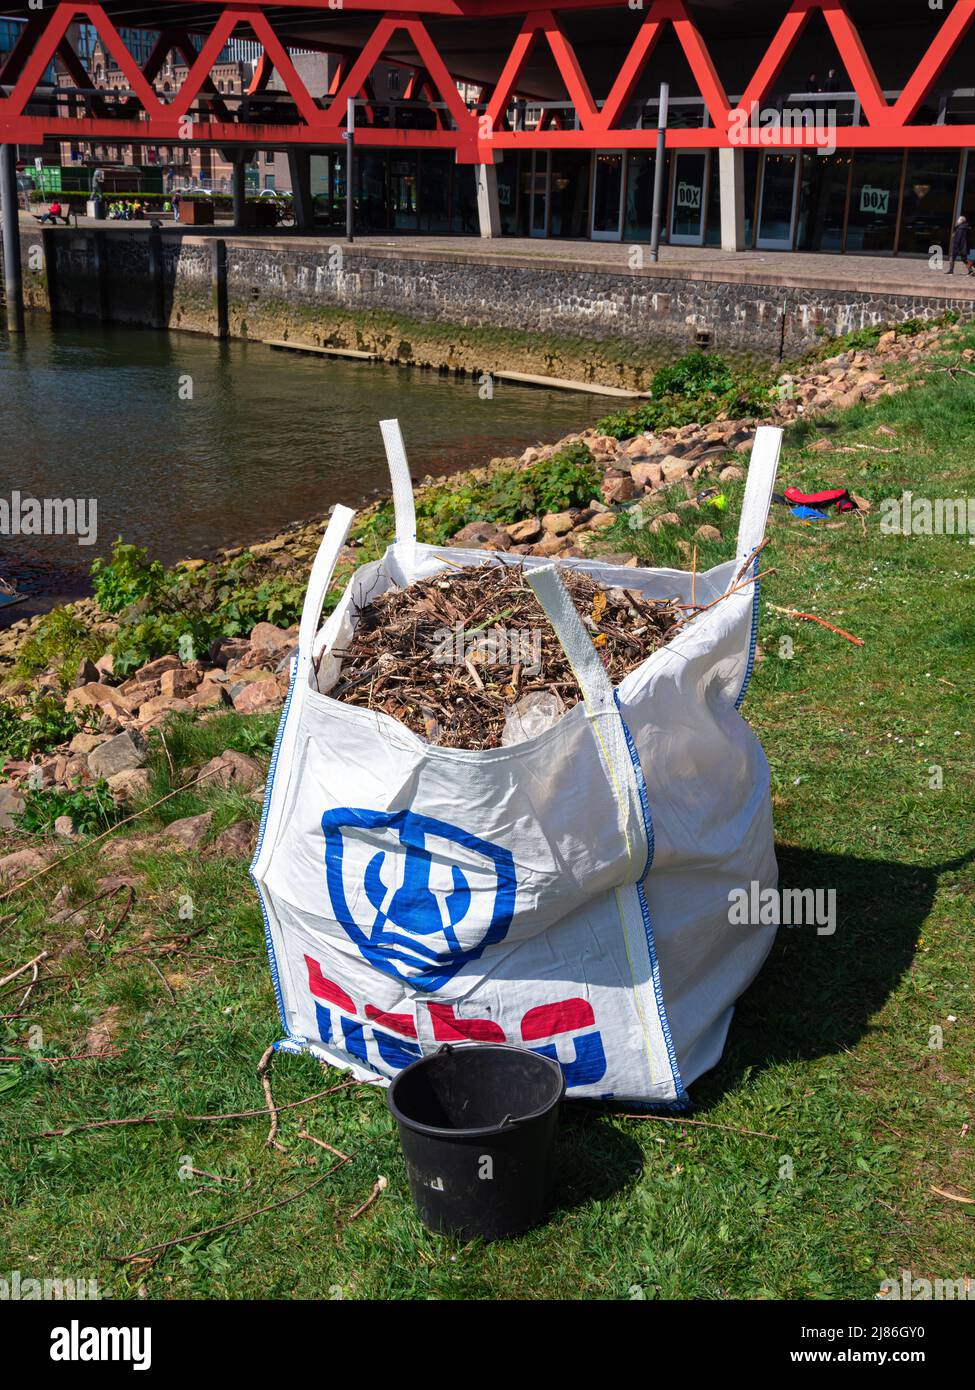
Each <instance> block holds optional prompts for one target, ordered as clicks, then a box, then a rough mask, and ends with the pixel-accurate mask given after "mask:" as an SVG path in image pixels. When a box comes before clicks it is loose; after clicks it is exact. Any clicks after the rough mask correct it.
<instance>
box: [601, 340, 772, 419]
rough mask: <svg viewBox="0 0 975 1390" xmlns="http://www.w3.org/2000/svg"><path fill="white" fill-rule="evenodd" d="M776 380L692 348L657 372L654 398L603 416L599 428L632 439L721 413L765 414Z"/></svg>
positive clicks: (737, 415) (653, 388) (726, 414)
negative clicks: (643, 433) (631, 437)
mask: <svg viewBox="0 0 975 1390" xmlns="http://www.w3.org/2000/svg"><path fill="white" fill-rule="evenodd" d="M773 380H774V377H773V376H772V375H771V374H769V373H765V374H762V373H760V372H757V371H754V370H744V371H736V370H734V369H733V368H732V367H730V366H729V365H728V363H727V362H726V361H725V360H724V358H723V357H721V356H719V354H718V353H714V352H700V351H695V352H689V353H687V354H686V355H685V356H684V357H681V358H678V360H677V361H676V362H674V363H672V364H670V365H669V366H666V367H661V368H660V370H659V371H658V372H657V373H656V374H655V375H654V378H653V382H652V383H651V387H650V391H651V399H650V400H648V401H646V402H644V403H643V404H642V405H638V406H636V407H635V408H634V409H630V410H618V411H614V413H613V414H611V415H606V416H604V417H603V418H602V419H601V420H600V421H599V422H598V424H597V426H596V428H597V429H599V430H601V431H602V433H603V434H609V435H612V436H613V438H614V439H629V438H630V436H631V435H634V434H640V433H641V432H642V431H643V430H651V431H653V430H664V429H674V428H678V427H679V426H681V425H689V424H692V423H694V422H695V421H697V422H699V423H702V424H703V423H705V422H706V421H709V420H714V419H716V418H717V417H718V416H719V415H721V416H724V417H729V416H730V417H732V418H734V417H746V416H751V415H761V414H763V413H764V412H765V411H766V410H767V408H768V404H769V401H770V399H771V393H772V382H773Z"/></svg>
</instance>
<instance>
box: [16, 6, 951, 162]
mask: <svg viewBox="0 0 975 1390" xmlns="http://www.w3.org/2000/svg"><path fill="white" fill-rule="evenodd" d="M608 2H609V0H556V2H555V3H552V0H550V3H549V5H548V6H547V7H544V8H542V7H535V8H530V7H529V6H528V5H525V4H522V5H520V6H519V5H518V4H517V0H393V2H392V3H387V4H385V5H384V6H383V7H382V10H381V11H380V10H378V9H377V6H376V3H375V0H343V8H344V9H346V10H355V11H357V12H362V11H370V10H371V11H373V12H374V13H376V24H375V27H374V28H373V30H372V32H371V34H370V35H369V37H368V38H367V39H366V41H365V43H364V44H363V46H362V48H361V49H360V50H359V51H358V53H357V54H356V53H349V52H348V51H347V50H343V65H342V68H341V75H340V79H339V80H338V82H337V83H334V84H333V90H332V91H331V92H330V93H329V94H328V96H327V97H325V98H324V99H323V100H321V101H319V100H316V99H315V98H313V97H312V96H311V94H310V93H309V91H308V89H307V87H306V86H305V85H304V83H303V82H302V81H301V78H300V77H299V75H298V72H297V71H296V69H295V66H294V64H293V63H292V61H291V58H290V56H289V53H288V50H287V47H286V46H285V44H284V43H282V41H281V40H280V38H279V37H278V36H277V34H276V33H275V31H274V29H273V27H272V26H271V24H270V22H269V20H268V18H267V16H266V14H265V12H264V9H263V7H262V6H261V5H260V4H254V3H246V0H245V3H240V0H224V2H223V4H222V9H221V13H220V15H219V18H218V19H217V21H216V23H215V25H214V26H213V28H212V30H211V31H210V32H209V34H208V35H207V36H206V37H205V39H204V42H203V45H202V48H201V50H200V51H199V53H198V55H196V56H195V57H193V52H194V51H193V49H192V46H191V44H190V39H189V35H188V33H187V31H186V30H185V29H184V28H181V27H179V28H176V27H170V28H168V29H166V31H165V32H164V33H163V34H162V35H161V36H160V39H159V41H158V42H157V43H156V45H155V46H154V49H153V53H152V55H151V56H150V58H149V60H148V62H147V63H146V65H145V67H144V68H140V67H139V65H138V63H137V62H136V60H135V58H134V57H133V56H132V54H131V53H130V52H129V50H128V49H127V47H126V46H125V44H124V43H123V41H122V39H121V37H120V35H119V32H118V30H117V29H116V27H115V26H114V24H113V23H112V22H111V20H110V19H109V17H108V15H107V13H106V11H105V9H104V8H103V6H102V5H99V4H86V3H73V0H60V3H57V4H56V5H51V6H49V7H46V8H45V9H44V10H43V11H38V12H37V13H35V14H34V15H33V16H32V17H31V18H30V20H29V21H28V24H27V27H26V29H25V32H24V34H23V35H22V37H21V39H20V41H19V42H18V44H17V46H16V47H15V49H14V50H13V52H12V53H11V54H10V55H9V57H8V59H7V62H6V64H5V66H4V68H3V71H2V72H0V86H4V87H8V88H10V91H9V95H6V96H0V143H6V142H11V143H15V144H40V143H41V142H42V140H43V139H44V138H45V137H50V138H55V139H66V140H75V141H98V142H105V141H110V142H112V143H114V144H119V143H128V142H135V141H137V142H140V143H147V144H152V143H165V144H172V143H174V142H179V141H184V142H187V143H191V144H201V143H205V144H213V145H220V146H224V147H232V146H235V145H246V146H247V147H249V148H253V147H255V146H267V147H272V148H280V147H282V146H294V145H334V144H338V143H339V142H340V141H341V138H342V134H343V127H344V122H345V115H346V102H347V99H348V98H349V97H359V96H361V95H363V93H368V92H369V77H370V73H371V72H372V70H373V68H374V67H375V65H376V63H377V62H379V61H380V60H381V59H383V57H384V55H385V53H386V49H387V47H388V46H389V43H390V40H391V39H392V38H393V36H394V35H396V34H399V33H404V34H405V35H406V36H407V37H408V38H409V39H410V41H411V42H412V45H413V47H414V48H415V50H416V52H417V54H418V62H413V63H411V64H410V65H409V66H410V67H411V68H412V69H413V70H414V71H415V72H416V74H417V79H416V80H414V82H413V87H414V88H415V89H416V90H417V91H421V90H422V91H423V92H425V93H426V94H427V95H429V96H431V97H433V98H434V99H435V100H436V101H437V102H439V103H442V104H443V106H444V107H445V108H446V110H445V111H444V110H440V111H438V121H437V128H436V129H433V130H412V129H411V130H398V129H390V128H370V126H369V125H364V126H358V127H357V130H356V140H357V144H358V145H360V146H370V145H372V146H385V147H390V146H403V147H414V148H416V147H420V148H422V147H430V148H446V149H453V150H454V151H455V152H456V155H457V158H458V159H459V160H461V161H462V162H465V163H470V162H490V161H491V160H492V159H493V157H494V156H493V152H494V151H495V150H502V149H519V148H520V149H531V148H545V149H560V148H568V149H606V148H614V149H648V148H652V147H653V146H654V145H655V143H656V132H655V131H653V130H629V129H622V128H620V127H619V125H618V121H619V119H620V117H621V115H622V113H623V112H624V110H625V109H626V106H627V103H628V101H629V100H630V98H631V96H632V94H633V92H634V90H635V88H636V85H637V83H638V82H639V81H640V78H641V76H642V74H643V72H644V69H645V68H646V65H647V63H648V62H649V60H650V58H651V56H652V54H653V51H654V49H655V47H656V46H657V43H658V42H659V39H660V37H661V35H662V34H663V33H664V32H665V30H666V29H667V28H668V26H670V27H672V29H673V32H674V34H675V35H676V38H677V41H678V43H679V44H680V47H681V49H682V50H683V53H684V55H685V57H686V59H687V63H688V65H689V67H690V70H691V73H692V74H693V77H694V81H695V83H696V84H697V87H698V91H699V93H700V96H701V98H702V100H703V102H704V104H705V106H706V108H707V111H708V113H709V117H710V121H711V124H710V125H708V126H706V127H703V128H697V129H688V130H670V131H668V134H667V143H668V145H669V146H670V147H671V148H675V149H715V148H723V147H728V146H731V145H737V146H741V145H742V144H745V145H748V144H751V145H756V146H757V145H763V146H765V145H770V144H775V145H778V146H782V147H790V148H791V147H796V146H808V145H812V144H814V143H815V142H816V141H817V139H821V136H818V135H817V132H816V131H815V130H812V129H802V128H795V127H793V128H787V127H784V128H782V129H780V130H778V131H774V132H773V131H769V130H759V129H758V128H757V127H755V126H752V127H751V128H750V129H747V130H745V132H744V134H742V132H741V129H740V127H738V128H737V129H736V130H735V131H734V132H733V130H732V128H731V127H732V116H733V112H732V110H731V108H730V103H729V99H728V95H727V93H726V91H725V89H724V86H723V85H722V82H721V79H720V77H719V76H718V73H717V70H716V68H715V65H714V62H713V60H712V58H711V55H710V53H709V51H708V48H707V45H706V44H705V42H704V39H703V38H702V36H701V33H700V31H699V30H698V28H697V26H696V24H695V23H694V20H693V18H692V16H691V14H690V12H689V11H688V8H687V5H686V3H685V0H652V3H651V4H650V5H649V8H648V10H647V13H646V15H645V17H644V18H643V20H642V22H641V23H640V26H639V28H638V29H637V32H636V35H635V37H634V39H633V41H632V43H631V45H630V48H629V51H628V52H627V53H626V55H625V57H624V58H623V61H622V62H621V64H620V67H619V71H618V72H617V74H616V75H615V78H614V79H613V82H612V85H611V88H610V90H609V92H608V94H607V96H606V99H605V100H604V101H603V102H602V104H601V105H600V104H599V103H598V102H597V101H596V100H595V99H594V97H593V95H592V92H591V91H590V88H589V85H588V83H587V81H586V78H585V76H584V74H583V71H582V67H581V64H580V63H579V60H578V58H577V56H576V54H575V52H574V50H573V47H572V44H571V43H570V41H569V39H568V37H567V36H566V34H565V32H564V29H563V27H562V25H561V23H560V21H559V13H558V12H559V11H560V10H565V9H575V8H589V9H594V8H599V7H600V6H602V5H603V4H605V3H608ZM216 3H221V0H216ZM282 3H283V4H284V6H285V7H290V6H293V5H298V4H299V3H300V5H301V7H302V8H303V9H306V10H307V9H313V8H316V7H321V8H322V9H326V8H328V4H329V0H275V7H280V6H281V5H282ZM816 11H821V12H822V14H823V17H824V19H825V22H826V24H827V26H828V28H829V30H830V33H831V34H832V36H833V39H834V41H835V43H836V48H837V52H838V56H839V58H840V60H841V61H842V63H843V64H844V66H845V68H846V71H847V73H848V75H849V78H850V81H851V83H852V84H853V87H854V89H855V91H856V93H857V95H858V97H859V100H860V105H861V109H862V113H863V122H864V123H863V124H862V125H859V126H840V127H839V128H837V129H836V131H835V132H834V134H835V143H836V145H837V146H838V147H839V148H846V149H850V148H903V147H912V148H918V147H934V148H938V147H941V148H962V147H967V146H973V145H975V126H966V125H920V124H918V125H914V124H912V123H911V122H912V120H913V118H914V117H915V116H916V114H917V112H918V110H919V108H920V107H921V105H922V103H923V102H924V100H925V99H926V97H927V96H928V94H929V93H930V92H931V90H932V88H933V87H934V84H935V83H936V82H937V80H938V78H939V76H940V74H941V73H942V72H943V71H944V68H945V66H946V64H947V63H948V62H949V61H950V60H951V58H952V56H953V55H954V53H955V52H956V51H957V49H958V46H959V44H960V43H961V42H962V40H963V39H964V38H965V36H966V35H967V34H968V32H969V30H970V28H971V26H972V23H973V20H975V0H955V4H954V7H953V8H952V9H951V10H950V11H949V12H948V13H947V15H946V16H945V18H944V21H943V23H942V25H941V28H940V29H939V31H938V33H937V34H936V36H935V38H934V40H933V41H932V43H931V44H930V47H929V48H928V50H927V52H926V53H925V54H924V55H923V57H922V58H921V61H920V63H919V64H918V66H917V68H916V70H915V71H914V73H913V74H912V76H911V77H910V78H909V80H908V81H907V83H906V85H905V87H904V90H903V92H902V94H901V95H900V97H899V98H898V99H897V100H896V101H895V102H894V103H893V104H891V103H889V102H888V101H887V100H886V98H885V97H884V94H883V91H882V90H881V87H880V83H879V82H878V79H877V75H876V73H875V71H874V68H873V66H872V64H871V62H870V59H869V57H868V55H867V53H866V50H865V48H864V45H863V42H862V39H861V37H860V35H859V33H858V32H857V29H856V27H855V26H854V24H853V21H852V19H851V18H850V15H849V13H848V11H847V8H846V3H845V0H792V3H791V4H790V5H789V6H788V9H787V10H786V12H785V14H784V15H783V18H782V22H781V24H780V25H779V28H778V30H777V32H776V33H775V35H774V37H773V38H772V40H771V42H770V44H769V47H768V49H767V51H766V53H765V55H764V56H763V58H762V60H761V62H760V63H759V65H758V68H757V70H756V71H755V73H754V74H753V76H752V77H751V79H750V80H749V81H748V82H747V84H746V85H745V88H744V93H743V95H742V97H741V99H740V103H739V108H740V109H743V110H751V109H752V106H753V103H754V104H755V107H758V106H760V105H761V103H762V101H763V99H764V98H765V97H766V96H767V95H768V93H769V92H770V91H771V89H772V87H773V85H774V83H775V82H776V80H777V78H778V76H779V74H780V73H781V71H782V69H783V67H784V65H785V63H786V62H787V60H788V59H789V57H790V55H791V53H792V52H793V50H794V48H795V46H796V44H797V43H798V42H799V39H800V37H801V35H802V32H803V30H804V29H805V27H806V25H807V23H808V22H809V20H810V18H811V17H812V15H813V14H814V13H815V12H816ZM424 14H426V15H428V16H429V15H435V16H437V17H443V16H454V17H456V22H457V24H458V26H460V27H461V29H462V25H463V17H464V16H465V15H466V16H468V17H482V18H483V17H484V15H485V14H495V15H501V14H506V15H511V14H516V15H517V14H522V15H523V16H524V19H523V23H522V26H521V29H520V32H519V33H518V35H517V37H516V38H515V41H514V44H513V46H512V49H511V52H510V54H509V55H508V57H507V59H506V61H505V63H504V65H503V67H502V71H501V73H500V75H499V77H498V79H497V81H496V83H494V85H493V86H492V87H490V88H489V89H487V90H488V103H487V112H486V115H485V114H483V113H481V112H479V111H472V110H469V109H468V107H467V106H466V105H465V103H464V101H463V99H462V98H461V96H460V94H459V92H458V91H457V88H456V86H455V83H454V80H453V78H452V76H451V74H450V73H449V72H448V68H447V65H446V63H445V62H444V59H443V58H442V56H441V54H440V53H439V52H438V50H437V46H436V44H435V42H434V41H433V39H432V37H431V35H430V32H429V30H428V29H427V26H426V24H425V22H424V19H423V15H424ZM77 19H81V20H86V21H87V22H88V23H89V24H92V25H94V27H95V28H96V29H97V31H98V33H99V35H100V37H101V39H102V42H103V43H104V45H105V47H106V49H107V50H108V51H109V52H110V53H111V54H112V56H113V58H114V59H115V61H116V62H117V63H118V66H119V68H120V69H121V71H122V72H123V74H124V76H125V77H126V79H127V81H128V84H129V93H130V95H129V96H128V97H127V99H126V100H125V101H123V102H119V99H118V98H117V97H115V96H114V95H113V94H106V96H105V97H101V98H92V97H88V98H85V99H86V100H89V101H90V102H91V114H89V115H87V116H83V117H79V116H76V115H70V114H64V107H65V105H66V103H62V106H61V107H59V112H60V114H58V115H38V114H30V113H28V111H27V107H28V104H29V103H30V101H31V99H32V97H33V95H34V93H35V91H36V89H37V87H38V85H39V84H40V82H41V79H42V77H43V75H44V73H45V71H46V70H47V68H48V66H49V64H50V63H51V61H52V60H53V59H54V58H55V56H57V58H58V60H59V61H60V62H61V64H62V66H63V67H64V69H65V70H66V71H67V73H68V75H69V76H70V77H71V78H72V80H73V81H74V82H75V84H76V85H78V86H80V85H82V83H83V84H84V85H85V86H88V87H91V86H93V85H94V84H93V83H92V82H90V80H89V81H87V82H85V81H84V79H85V77H86V74H85V72H84V69H83V67H82V65H81V61H80V59H79V58H78V57H77V55H76V54H74V53H73V52H72V51H71V50H70V48H69V45H68V40H67V31H68V27H69V25H70V24H71V23H72V21H74V20H77ZM241 26H246V27H247V29H248V30H249V31H250V34H251V35H253V36H254V37H255V38H256V39H257V40H258V41H259V42H260V43H261V44H262V45H263V47H264V51H265V57H264V59H262V62H261V64H260V65H259V70H258V72H257V74H255V78H254V82H253V84H252V86H251V91H250V93H249V94H248V95H258V94H260V93H261V92H263V91H264V90H265V89H266V83H267V78H268V76H269V74H270V71H271V69H272V68H273V69H276V70H277V72H278V74H279V76H280V77H281V79H282V81H283V83H284V86H285V88H286V89H287V92H288V93H289V94H290V96H291V99H292V101H293V102H294V108H295V113H296V116H297V120H296V121H293V122H289V123H284V122H275V121H268V120H266V119H261V120H251V119H247V118H245V117H244V116H243V115H237V116H236V117H235V116H234V114H233V113H232V111H231V110H230V108H229V107H228V105H227V103H226V102H225V101H224V100H223V99H222V97H221V95H220V94H219V93H218V92H217V91H216V88H215V85H214V83H213V82H212V80H211V78H210V73H211V70H212V68H213V65H214V63H215V62H216V60H217V58H218V57H219V55H220V52H221V50H222V49H223V47H224V45H225V44H226V43H227V41H228V39H229V38H230V37H231V36H232V35H233V34H234V33H235V32H236V31H237V30H238V29H239V28H240V27H241ZM538 43H544V44H547V45H548V48H549V50H550V52H551V55H552V58H553V60H554V62H555V65H556V67H557V69H558V71H559V73H560V75H561V77H562V80H563V82H564V84H565V88H566V92H567V93H568V96H569V99H570V101H571V103H572V106H573V107H574V110H575V113H576V116H577V118H578V119H577V122H573V121H572V120H571V113H567V114H569V115H570V119H569V120H560V121H559V122H558V124H559V125H560V126H561V127H562V128H555V129H553V128H546V127H547V126H549V122H548V121H547V120H546V121H543V122H541V123H540V125H539V127H538V128H537V129H534V130H515V129H512V128H511V127H510V124H509V122H508V121H507V120H506V112H507V110H508V108H509V105H510V102H511V100H512V98H513V97H514V96H515V95H518V94H519V88H518V83H519V80H520V78H521V74H522V72H523V70H524V67H525V64H526V62H527V60H528V58H529V56H530V54H531V52H532V49H533V48H534V47H535V45H536V44H538ZM303 46H304V45H303ZM321 46H322V47H323V48H327V43H326V41H325V40H324V39H323V41H322V44H321ZM171 49H175V50H176V51H177V52H178V53H180V54H181V56H182V57H183V58H184V59H185V60H186V61H187V62H190V60H191V58H192V62H191V65H190V68H189V74H188V77H187V80H186V82H185V83H184V85H183V87H182V88H181V89H180V91H179V92H178V93H177V94H176V95H175V97H174V98H173V100H172V101H171V102H163V101H162V100H160V98H159V96H158V95H157V93H156V92H155V91H154V90H153V85H152V84H153V80H154V78H155V77H156V76H157V74H158V71H159V69H160V67H161V65H162V63H163V61H164V60H165V56H166V54H167V53H168V52H169V51H170V50H171ZM387 61H388V59H387ZM397 61H399V62H400V63H402V59H399V60H397ZM65 90H66V91H68V90H70V89H65ZM521 95H527V96H529V97H530V96H531V95H532V94H531V93H521ZM79 100H81V98H79ZM194 103H202V104H203V105H204V106H205V108H206V110H205V112H203V113H197V116H199V115H204V114H205V116H206V117H207V119H205V120H203V119H195V118H194V117H191V111H192V109H193V107H194ZM736 109H737V108H736ZM136 111H137V112H138V114H137V115H135V114H132V113H133V112H136ZM113 112H115V113H121V114H112V113H113ZM364 114H366V115H367V118H368V117H369V116H371V111H367V112H364ZM191 122H192V123H191ZM574 125H577V126H578V128H567V127H572V126H574Z"/></svg>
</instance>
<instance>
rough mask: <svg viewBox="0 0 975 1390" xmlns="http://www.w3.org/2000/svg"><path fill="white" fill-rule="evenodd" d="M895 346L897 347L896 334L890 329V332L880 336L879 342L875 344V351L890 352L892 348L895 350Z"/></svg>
mask: <svg viewBox="0 0 975 1390" xmlns="http://www.w3.org/2000/svg"><path fill="white" fill-rule="evenodd" d="M896 346H897V334H896V332H895V331H894V329H893V328H892V329H890V331H889V332H888V333H882V334H881V335H880V341H879V342H878V343H877V351H878V352H890V351H891V350H892V349H893V348H895V347H896Z"/></svg>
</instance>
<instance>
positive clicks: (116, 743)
mask: <svg viewBox="0 0 975 1390" xmlns="http://www.w3.org/2000/svg"><path fill="white" fill-rule="evenodd" d="M144 762H145V755H144V754H143V753H142V751H141V749H140V748H138V747H137V746H136V743H135V740H134V739H133V738H132V735H131V734H116V735H115V737H114V738H110V739H107V740H106V741H105V742H104V743H100V744H99V745H98V747H97V748H94V749H92V751H91V752H90V753H89V754H88V771H89V772H90V773H91V775H92V776H93V777H103V778H104V779H105V781H106V782H107V781H108V779H109V778H110V777H115V776H117V774H118V773H120V772H129V771H131V769H132V768H136V767H141V766H142V764H143V763H144Z"/></svg>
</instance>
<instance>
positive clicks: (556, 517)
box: [542, 512, 575, 536]
mask: <svg viewBox="0 0 975 1390" xmlns="http://www.w3.org/2000/svg"><path fill="white" fill-rule="evenodd" d="M574 525H575V521H574V519H573V516H572V513H571V512H546V514H545V515H544V516H543V517H542V530H543V531H545V532H547V533H548V534H549V535H552V536H565V535H567V534H568V533H569V532H570V531H571V530H572V528H573V526H574Z"/></svg>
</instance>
